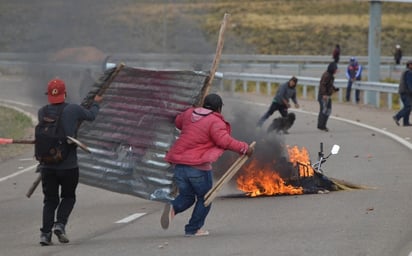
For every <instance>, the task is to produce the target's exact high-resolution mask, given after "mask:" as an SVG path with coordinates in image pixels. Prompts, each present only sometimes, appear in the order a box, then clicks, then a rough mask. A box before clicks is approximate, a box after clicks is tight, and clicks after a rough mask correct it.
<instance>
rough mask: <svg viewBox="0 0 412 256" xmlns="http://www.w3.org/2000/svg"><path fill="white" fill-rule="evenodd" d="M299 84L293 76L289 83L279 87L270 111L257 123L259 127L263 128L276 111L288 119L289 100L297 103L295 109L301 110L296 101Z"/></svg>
mask: <svg viewBox="0 0 412 256" xmlns="http://www.w3.org/2000/svg"><path fill="white" fill-rule="evenodd" d="M297 84H298V79H297V78H296V77H294V76H293V77H292V78H291V79H289V81H287V82H286V83H284V84H281V85H280V86H279V89H278V91H277V92H276V95H275V97H274V98H273V100H272V104H271V105H270V107H269V109H268V111H266V113H265V114H264V115H263V116H262V117H261V118H260V119H259V121H258V123H257V126H258V127H262V125H263V123H264V122H265V121H266V119H268V118H269V117H270V116H271V115H272V114H273V113H274V112H275V111H276V110H279V112H280V114H281V115H282V116H283V117H286V116H287V115H288V108H290V103H289V99H292V101H293V103H295V107H296V108H299V104H298V101H297V99H296V85H297Z"/></svg>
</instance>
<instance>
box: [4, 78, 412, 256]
mask: <svg viewBox="0 0 412 256" xmlns="http://www.w3.org/2000/svg"><path fill="white" fill-rule="evenodd" d="M29 84H30V83H29V81H26V80H25V79H21V78H7V79H6V78H2V79H1V88H2V94H1V96H0V99H1V100H2V102H5V101H6V100H7V102H8V103H10V104H12V105H15V106H18V107H20V108H22V109H23V110H25V111H27V112H31V113H34V112H36V110H37V108H38V107H39V106H40V105H41V104H42V102H41V100H40V98H38V97H37V96H36V97H34V96H33V90H30V89H28V86H29ZM41 89H43V88H41ZM11 100H12V101H13V102H10V101H11ZM45 100H46V98H44V101H45ZM43 103H44V102H43ZM267 104H268V102H266V100H265V101H264V102H263V101H262V102H261V101H258V100H254V101H248V102H246V101H244V100H241V99H240V98H237V97H233V98H231V99H228V98H227V97H225V109H224V114H225V115H226V116H227V117H228V119H229V120H230V121H231V122H232V123H233V125H234V127H235V125H237V123H238V120H237V119H236V117H237V116H238V115H239V113H240V114H241V115H242V120H243V125H242V126H239V125H237V127H238V128H237V129H239V127H241V128H242V129H243V130H244V131H245V132H246V131H247V132H249V134H252V135H251V136H254V137H253V138H250V140H252V139H257V150H256V154H259V150H262V148H263V147H261V149H259V145H267V144H268V143H269V144H270V143H271V142H273V141H274V140H276V141H279V140H280V141H283V142H284V143H285V144H288V145H298V146H299V147H302V146H304V147H306V148H307V149H308V150H309V153H310V156H311V158H312V160H314V159H316V157H317V152H318V150H319V143H320V142H323V143H324V147H325V151H327V150H329V149H330V148H331V147H332V145H333V144H339V145H340V146H341V151H340V152H339V154H338V155H335V156H333V157H331V158H330V159H329V160H328V161H327V163H326V164H325V172H326V175H327V176H329V177H334V178H338V179H344V180H347V181H350V182H352V183H356V184H360V185H364V186H367V187H369V189H362V190H349V191H342V192H331V193H329V194H310V195H300V196H278V197H261V198H244V197H237V196H236V197H233V196H232V195H239V194H240V193H239V191H238V190H236V189H235V188H234V187H233V185H232V184H228V185H227V186H226V187H225V189H224V191H222V193H221V197H219V198H217V199H216V200H215V201H214V203H213V207H212V210H211V213H210V215H209V217H208V219H207V222H206V225H205V228H206V229H208V230H209V231H210V233H211V235H210V236H208V237H198V238H187V237H184V236H183V227H184V224H185V223H186V221H187V219H188V217H189V214H190V212H187V213H184V214H182V215H178V216H176V218H175V220H174V222H173V223H172V224H171V227H170V228H169V230H167V231H164V230H162V229H161V227H160V223H159V218H160V215H161V209H162V204H161V203H158V202H152V201H146V200H142V199H139V198H136V197H131V196H128V195H122V194H116V193H112V192H108V191H105V190H101V189H97V188H93V187H89V186H86V185H80V186H79V189H78V201H77V205H76V207H75V209H74V211H73V214H72V216H71V219H70V221H69V225H68V227H67V232H68V235H69V237H70V239H71V243H69V244H68V245H62V244H59V243H58V242H57V240H56V239H54V241H55V245H54V246H49V247H41V246H40V245H39V244H38V241H39V227H40V223H41V207H42V195H41V190H40V189H38V190H36V191H35V193H34V194H33V196H32V198H30V199H28V198H26V197H25V193H26V191H27V189H28V187H29V186H30V185H31V182H32V181H33V180H34V179H35V176H36V174H35V173H34V166H35V164H36V162H35V161H34V160H33V157H32V148H30V146H28V148H27V152H26V153H25V154H23V155H22V156H20V157H18V158H15V159H10V160H8V161H5V162H2V163H0V207H1V211H0V219H1V221H0V230H2V231H1V232H0V255H1V256H9V255H21V256H23V255H39V256H40V255H53V256H55V255H56V256H64V255H85V256H92V255H148V256H151V255H168V256H170V255H199V256H206V255H245V256H254V255H256V256H258V255H259V256H266V255H268V256H269V255H279V256H294V255H296V256H298V255H299V256H300V255H307V256H315V255H316V256H318V255H325V256H331V255H336V256H346V255H359V256H366V255H371V256H372V255H373V256H379V255H381V256H387V255H409V253H410V252H411V251H412V244H411V241H410V240H411V239H410V238H411V234H412V221H411V220H412V218H411V217H412V210H411V209H412V196H411V193H410V184H411V183H412V173H411V160H410V153H411V151H410V149H409V148H407V147H405V146H404V145H402V144H400V143H399V142H397V141H394V140H393V139H391V138H389V137H388V136H385V135H384V134H381V133H379V132H375V131H372V130H369V129H366V128H364V127H359V126H356V125H353V124H351V123H346V122H342V121H339V120H335V119H331V120H330V121H329V128H330V130H331V132H329V133H324V132H321V131H318V130H317V129H316V126H315V122H316V115H312V114H311V113H306V112H296V113H297V121H296V123H295V126H294V127H292V129H291V130H290V134H289V135H286V136H284V137H277V136H269V137H266V136H264V137H262V136H263V135H262V133H260V132H256V131H254V128H253V127H254V123H255V121H256V120H257V118H258V117H259V116H260V115H261V114H262V113H263V112H264V111H265V110H266V108H267ZM248 120H250V121H248ZM260 153H263V152H260ZM266 153H267V152H266Z"/></svg>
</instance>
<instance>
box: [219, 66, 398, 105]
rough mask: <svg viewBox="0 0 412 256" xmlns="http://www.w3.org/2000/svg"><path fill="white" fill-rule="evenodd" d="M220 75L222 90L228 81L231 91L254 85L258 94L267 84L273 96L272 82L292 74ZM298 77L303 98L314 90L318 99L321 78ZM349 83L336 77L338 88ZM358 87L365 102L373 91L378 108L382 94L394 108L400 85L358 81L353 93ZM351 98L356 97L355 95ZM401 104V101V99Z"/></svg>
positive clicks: (342, 87)
mask: <svg viewBox="0 0 412 256" xmlns="http://www.w3.org/2000/svg"><path fill="white" fill-rule="evenodd" d="M219 77H221V83H220V90H222V91H227V90H228V89H227V87H226V86H225V84H227V83H229V84H230V86H229V91H231V92H235V91H236V90H241V91H242V92H250V91H253V90H252V89H251V88H250V86H254V88H255V89H254V91H255V93H257V94H261V93H262V92H261V91H262V90H261V87H262V86H266V88H265V90H264V91H265V92H266V94H267V95H268V96H273V93H274V92H273V91H272V84H280V83H284V82H286V81H288V80H289V79H290V77H291V76H285V75H270V74H250V73H234V72H224V73H222V74H220V76H219ZM297 78H298V86H301V87H302V98H304V99H308V98H309V96H308V92H309V91H311V92H313V95H312V97H313V98H315V99H316V98H317V94H318V90H319V82H320V78H313V77H303V76H297ZM347 83H348V81H347V80H346V79H335V87H337V88H340V89H346V87H347ZM262 84H263V85H262ZM309 88H313V90H310V89H309ZM356 89H358V90H361V91H363V93H362V94H363V100H362V102H363V104H369V102H368V92H373V93H374V94H373V95H376V101H375V106H376V107H377V108H379V107H381V105H382V99H381V95H382V94H386V95H387V98H386V103H387V107H388V109H392V108H393V104H392V100H393V94H398V85H397V84H392V83H378V82H363V81H356V82H355V83H354V84H353V85H352V93H354V92H355V90H356ZM343 91H344V90H339V92H338V101H339V102H343V101H344V95H343ZM312 97H310V98H312ZM351 98H352V99H354V97H351ZM399 104H401V101H399Z"/></svg>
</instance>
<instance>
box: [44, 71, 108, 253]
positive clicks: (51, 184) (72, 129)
mask: <svg viewBox="0 0 412 256" xmlns="http://www.w3.org/2000/svg"><path fill="white" fill-rule="evenodd" d="M47 97H48V101H49V103H50V104H48V105H46V106H44V107H42V108H41V109H39V111H38V120H39V121H40V120H43V118H44V117H45V114H46V113H47V114H48V115H52V114H53V115H54V116H56V115H58V110H59V109H60V106H61V104H65V103H64V102H65V98H66V86H65V83H64V81H63V80H60V79H53V80H51V81H50V82H49V83H48V88H47ZM101 101H102V97H101V96H96V97H95V98H94V102H93V104H92V106H91V107H90V109H86V108H84V107H82V106H80V105H77V104H67V105H66V106H65V107H64V108H63V110H62V111H61V115H60V123H59V126H60V127H62V128H63V129H64V132H65V135H66V136H71V137H75V135H76V132H77V128H78V124H79V122H81V121H83V120H88V121H93V120H94V119H95V118H96V115H97V113H98V111H99V103H100V102H101ZM39 167H40V170H41V180H42V188H43V194H44V200H43V223H42V227H41V228H40V231H41V234H40V244H41V245H43V246H45V245H51V244H52V239H51V237H52V229H53V231H54V234H55V235H56V236H57V238H58V240H59V242H61V243H68V242H69V239H68V238H67V236H66V232H65V226H66V224H67V221H68V219H69V216H70V213H71V212H72V210H73V207H74V204H75V201H76V194H75V192H76V187H77V184H78V182H79V167H78V164H77V151H76V147H70V148H69V152H68V154H67V157H66V158H65V159H64V160H63V161H62V162H59V163H56V164H45V163H40V166H39ZM59 187H60V188H61V193H60V196H59ZM55 216H56V221H55ZM53 226H54V228H53Z"/></svg>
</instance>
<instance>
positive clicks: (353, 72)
mask: <svg viewBox="0 0 412 256" xmlns="http://www.w3.org/2000/svg"><path fill="white" fill-rule="evenodd" d="M346 78H347V79H348V86H347V88H346V101H350V96H351V90H352V84H353V82H355V81H360V80H361V79H362V65H360V64H359V63H358V61H357V60H356V58H355V57H351V58H350V60H349V65H348V67H347V68H346ZM359 96H360V90H355V100H356V103H359V101H360V97H359Z"/></svg>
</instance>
